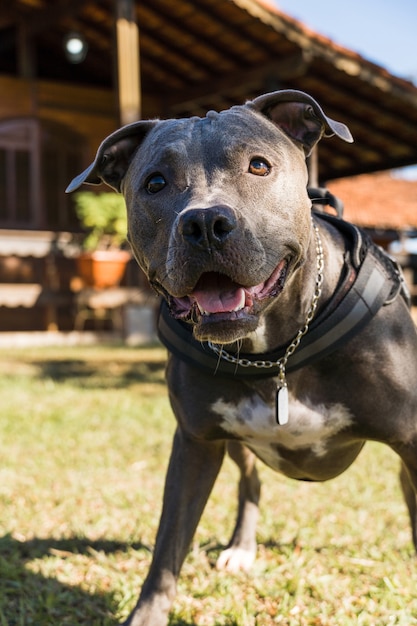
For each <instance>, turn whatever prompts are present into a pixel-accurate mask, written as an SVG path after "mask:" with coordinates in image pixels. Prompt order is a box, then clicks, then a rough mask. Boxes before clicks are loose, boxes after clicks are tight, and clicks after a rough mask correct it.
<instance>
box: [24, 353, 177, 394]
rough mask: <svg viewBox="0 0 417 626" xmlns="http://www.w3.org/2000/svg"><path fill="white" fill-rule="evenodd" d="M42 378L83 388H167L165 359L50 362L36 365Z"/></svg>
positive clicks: (36, 362) (49, 360)
mask: <svg viewBox="0 0 417 626" xmlns="http://www.w3.org/2000/svg"><path fill="white" fill-rule="evenodd" d="M32 365H34V366H35V367H36V368H37V369H38V376H39V378H48V379H50V380H52V381H54V382H57V383H63V382H68V383H71V384H73V385H77V386H80V387H83V388H92V389H93V388H95V389H107V388H109V386H111V387H112V388H116V389H117V388H118V389H121V388H127V387H130V386H132V385H135V384H140V383H154V384H155V383H157V384H161V385H164V384H165V376H164V375H165V359H161V360H158V361H138V362H137V363H132V362H124V361H121V360H119V361H117V360H115V361H104V362H103V363H97V362H90V361H84V360H82V359H79V360H78V359H64V360H62V359H46V360H36V361H32Z"/></svg>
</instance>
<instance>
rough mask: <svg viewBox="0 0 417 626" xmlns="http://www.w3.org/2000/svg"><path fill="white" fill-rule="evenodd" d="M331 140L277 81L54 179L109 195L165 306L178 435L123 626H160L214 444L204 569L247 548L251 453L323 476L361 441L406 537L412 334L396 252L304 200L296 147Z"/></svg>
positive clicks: (329, 131) (141, 130) (149, 131)
mask: <svg viewBox="0 0 417 626" xmlns="http://www.w3.org/2000/svg"><path fill="white" fill-rule="evenodd" d="M332 135H333V136H335V137H337V138H340V139H341V140H343V141H346V142H351V141H352V136H351V134H350V131H349V129H348V128H347V126H346V125H344V124H343V123H341V122H337V121H335V120H333V119H331V118H330V117H328V116H327V115H326V114H325V113H324V111H323V110H322V108H321V107H320V105H319V104H318V102H317V101H316V100H315V99H314V98H312V97H311V96H310V95H308V94H306V93H304V92H301V91H296V90H282V91H277V92H274V93H269V94H266V95H263V96H260V97H258V98H255V99H254V100H252V101H249V102H247V103H246V104H244V105H241V106H233V107H232V108H230V109H228V110H225V111H222V112H219V113H218V112H214V111H210V112H208V113H207V115H206V116H205V117H204V118H199V117H192V118H189V119H178V120H165V121H160V120H150V121H138V122H135V123H133V124H130V125H128V126H125V127H123V128H121V129H120V130H118V131H116V132H114V133H113V134H111V135H110V136H109V137H107V138H106V139H105V140H104V141H103V143H102V144H101V146H100V147H99V150H98V152H97V156H96V159H95V160H94V162H93V163H92V164H91V165H90V166H89V167H88V168H87V169H86V170H85V171H84V172H83V173H82V174H80V175H79V176H77V177H76V178H75V179H74V180H73V181H72V183H71V184H70V185H69V187H68V189H67V191H73V190H75V189H77V188H78V187H79V186H80V185H81V184H83V183H90V184H98V183H101V182H102V181H104V182H105V183H107V184H108V185H109V186H110V187H112V188H113V189H115V190H116V191H119V192H122V193H123V195H124V197H125V199H126V206H127V213H128V225H129V226H128V240H129V242H130V245H131V247H132V250H133V253H134V255H135V257H136V259H137V261H138V263H139V265H140V267H141V268H142V270H143V271H144V272H145V274H146V275H147V277H148V279H149V282H150V284H151V285H152V286H153V288H154V289H155V290H156V291H157V293H158V294H160V295H161V296H162V301H163V305H162V309H161V315H160V320H159V332H160V336H161V340H162V341H163V343H164V344H165V345H166V346H167V347H168V349H169V358H168V364H167V381H168V386H169V395H170V401H171V405H172V408H173V411H174V413H175V416H176V420H177V429H176V432H175V436H174V441H173V447H172V452H171V458H170V462H169V467H168V471H167V477H166V485H165V492H164V500H163V510H162V514H161V520H160V525H159V530H158V533H157V537H156V544H155V551H154V555H153V560H152V564H151V567H150V571H149V574H148V576H147V578H146V580H145V582H144V584H143V588H142V592H141V595H140V598H139V601H138V603H137V606H136V607H135V609H134V610H133V612H132V613H131V615H130V617H129V618H128V619H127V621H126V622H125V624H126V626H127V625H129V626H163V625H165V624H166V623H167V620H168V614H169V611H170V608H171V605H172V601H173V599H174V595H175V591H176V580H177V577H178V575H179V572H180V569H181V566H182V563H183V561H184V559H185V556H186V554H187V550H188V548H189V546H190V543H191V540H192V537H193V534H194V532H195V529H196V527H197V524H198V522H199V519H200V517H201V514H202V512H203V509H204V506H205V504H206V501H207V499H208V497H209V494H210V492H211V489H212V487H213V484H214V482H215V480H216V477H217V475H218V472H219V470H220V467H221V465H222V461H223V458H224V455H225V453H226V451H227V452H228V453H229V455H230V456H231V458H232V459H233V460H234V461H235V462H236V463H237V465H238V467H239V469H240V473H241V474H240V482H239V498H238V514H237V522H236V526H235V529H234V532H233V535H232V538H231V540H230V544H229V545H228V547H227V549H226V550H225V551H224V552H222V554H221V555H220V557H219V559H218V563H217V565H218V567H219V568H224V569H226V570H230V571H231V572H234V571H236V570H239V569H245V570H246V569H248V568H249V567H250V566H251V564H252V562H253V560H254V558H255V553H256V540H255V526H256V520H257V517H258V501H259V491H260V485H259V479H258V475H257V472H256V467H255V460H256V459H257V458H258V459H260V460H261V461H263V462H264V463H266V464H267V465H268V466H269V467H271V468H272V469H274V470H276V471H278V472H281V473H283V474H285V475H286V476H288V477H290V478H293V479H299V480H307V481H324V480H328V479H330V478H332V477H334V476H337V475H338V474H340V473H341V472H343V471H344V470H345V469H346V468H347V467H349V466H350V464H351V463H352V462H353V461H354V460H355V458H356V457H357V455H358V454H359V452H360V451H361V449H362V447H363V445H364V443H365V441H366V440H374V441H380V442H384V443H386V444H387V445H389V446H390V447H391V448H392V449H393V450H395V452H397V453H398V455H399V456H400V459H401V473H400V478H401V485H402V490H403V492H404V496H405V501H406V503H407V507H408V510H409V513H410V520H411V527H412V538H413V542H414V546H415V547H417V521H416V520H417V515H416V489H417V336H416V329H415V326H414V324H413V321H412V318H411V316H410V312H409V302H408V298H407V293H406V289H405V287H404V282H403V280H402V276H401V272H400V270H399V269H398V267H397V266H396V265H395V263H394V262H393V261H392V260H391V259H390V258H389V257H388V256H387V255H386V254H385V253H383V252H382V251H381V250H380V249H379V248H378V247H377V246H375V245H374V244H373V243H372V242H371V241H370V240H369V239H368V238H367V236H366V235H365V234H364V233H363V232H361V231H360V230H359V229H358V228H356V227H354V226H353V225H351V224H349V223H347V222H345V221H344V220H342V219H340V218H338V217H337V216H336V215H333V214H332V211H323V210H322V209H323V207H321V210H317V208H316V201H318V202H326V194H322V193H320V192H319V191H316V192H315V191H314V190H313V191H312V192H310V193H309V192H308V189H307V181H308V173H307V167H306V157H307V156H308V155H309V154H310V153H311V151H312V150H313V148H314V146H315V145H316V144H317V142H318V141H319V140H320V139H322V138H324V137H329V136H332ZM322 196H325V198H324V200H323V197H322ZM327 198H328V199H330V200H329V202H330V203H331V204H332V201H331V196H327ZM333 204H334V203H333Z"/></svg>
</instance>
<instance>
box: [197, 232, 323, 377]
mask: <svg viewBox="0 0 417 626" xmlns="http://www.w3.org/2000/svg"><path fill="white" fill-rule="evenodd" d="M313 229H314V235H315V239H316V255H317V277H316V287H315V290H314V295H313V299H312V300H311V304H310V308H309V310H308V312H307V315H306V321H305V324H304V326H303V327H302V328H300V330H299V331H298V333H297V334H296V336H295V337H294V339H293V340H292V341H291V343H290V345H289V346H288V348H287V349H286V351H285V354H284V356H283V357H281V358H280V359H278V360H277V361H251V360H250V359H241V358H239V357H235V356H233V354H230V352H227V351H226V350H225V349H224V348H223V347H221V346H219V345H216V344H214V343H212V342H211V341H209V342H208V346H209V348H211V350H213V352H215V353H216V354H217V355H218V356H219V357H220V358H221V359H223V360H224V361H228V362H229V363H234V364H235V365H238V366H240V367H257V368H271V367H279V379H280V381H281V383H282V384H285V367H286V365H287V361H288V359H289V357H290V356H291V355H292V354H294V352H295V351H296V349H297V348H298V346H299V345H300V341H301V339H302V338H303V337H304V335H306V334H307V331H308V329H309V326H310V323H311V321H312V319H313V317H314V314H315V312H316V309H317V304H318V301H319V299H320V296H321V291H322V284H323V269H324V254H323V246H322V242H321V238H320V232H319V229H318V227H317V226H316V224H314V222H313Z"/></svg>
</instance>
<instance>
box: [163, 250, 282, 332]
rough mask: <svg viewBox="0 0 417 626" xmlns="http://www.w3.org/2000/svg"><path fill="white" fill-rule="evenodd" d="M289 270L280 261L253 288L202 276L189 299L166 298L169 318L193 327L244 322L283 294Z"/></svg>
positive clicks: (216, 276)
mask: <svg viewBox="0 0 417 626" xmlns="http://www.w3.org/2000/svg"><path fill="white" fill-rule="evenodd" d="M288 266H289V260H288V259H283V260H282V261H281V262H280V263H279V264H278V266H277V267H276V268H275V270H274V271H273V272H272V274H271V276H270V277H269V278H268V279H267V280H266V281H264V282H262V283H259V285H255V286H254V287H244V286H242V285H239V284H238V283H236V282H234V281H233V280H232V279H231V278H229V277H228V276H226V275H225V274H221V273H218V272H205V273H203V274H202V275H201V276H200V278H199V280H198V282H197V284H196V286H195V288H194V289H193V291H192V292H191V293H190V294H189V295H188V296H185V297H182V298H175V297H173V296H170V297H169V298H168V304H169V307H170V310H171V314H172V315H173V316H174V317H175V318H176V319H181V320H183V321H186V322H193V323H199V322H201V321H210V322H215V321H218V322H220V321H231V320H237V319H244V318H245V317H246V316H250V315H252V314H254V313H255V312H256V311H255V309H256V308H257V304H258V303H260V302H261V301H263V300H265V299H266V298H273V297H275V296H277V295H278V294H279V293H280V292H281V291H282V289H283V288H284V284H285V279H286V277H287V273H288Z"/></svg>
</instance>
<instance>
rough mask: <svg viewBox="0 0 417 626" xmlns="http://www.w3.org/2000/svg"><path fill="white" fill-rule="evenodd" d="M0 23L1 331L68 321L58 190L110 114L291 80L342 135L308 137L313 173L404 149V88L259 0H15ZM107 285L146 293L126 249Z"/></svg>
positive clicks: (203, 105) (194, 102) (415, 146)
mask: <svg viewBox="0 0 417 626" xmlns="http://www.w3.org/2000/svg"><path fill="white" fill-rule="evenodd" d="M0 34H1V36H0V50H1V54H0V90H1V93H2V98H1V101H0V329H2V330H23V329H26V330H29V329H31V330H42V329H48V328H49V329H59V330H71V329H72V328H73V327H74V319H75V315H76V314H77V298H78V297H79V295H80V291H77V290H76V289H75V288H74V284H75V283H76V282H77V281H76V279H77V270H76V267H75V255H76V251H75V249H74V246H73V234H74V233H76V232H77V231H79V224H78V223H77V220H76V218H75V214H74V209H73V204H72V203H73V199H72V197H71V196H66V195H65V194H64V193H63V190H64V189H65V187H66V184H67V182H68V181H69V180H70V179H71V178H72V177H73V175H75V174H76V173H78V172H79V171H80V170H81V169H83V168H84V167H85V166H86V165H87V164H88V163H89V162H90V161H91V159H92V158H93V156H94V154H95V151H96V148H97V146H98V144H99V143H100V141H101V139H102V138H103V137H104V136H106V135H107V134H109V133H110V132H112V131H113V130H114V129H115V128H117V127H118V126H119V125H120V124H123V123H126V122H129V121H132V120H134V119H138V118H139V117H143V118H146V117H156V116H158V117H162V118H165V117H181V116H188V115H199V114H203V113H205V112H206V111H207V110H209V109H216V110H221V109H223V108H226V107H229V106H230V105H232V104H235V103H242V102H244V101H245V100H246V99H248V98H252V97H254V96H256V95H259V94H261V93H263V92H266V91H271V90H275V89H281V88H293V89H301V90H304V91H307V92H309V93H310V94H311V95H313V96H314V97H316V98H317V100H318V101H319V102H320V103H321V104H322V106H323V108H324V109H325V110H326V112H327V113H328V114H329V115H330V116H331V117H334V118H335V119H338V120H341V121H344V122H345V123H347V124H348V125H349V127H350V129H351V131H352V134H353V136H354V138H355V143H354V144H344V143H343V142H332V141H331V140H329V141H326V142H322V144H320V148H319V150H318V153H315V155H314V158H313V159H312V160H311V163H310V172H311V178H312V181H313V182H314V183H317V182H322V183H323V182H327V181H332V180H334V179H343V178H345V177H348V176H356V175H359V174H362V173H366V172H375V171H381V170H388V169H393V168H399V167H402V166H405V165H410V164H414V163H416V162H417V88H416V87H415V86H414V85H413V84H412V83H411V82H409V81H407V80H404V79H401V78H398V77H396V76H393V75H391V74H390V73H388V72H387V71H386V70H385V69H384V68H382V67H379V66H377V65H375V64H373V63H371V62H369V61H367V60H366V59H365V58H363V57H362V56H360V55H358V54H356V53H355V52H352V51H351V50H348V49H346V48H343V47H341V46H339V45H336V44H335V43H334V42H332V41H331V40H329V39H328V38H326V37H323V36H321V35H320V34H318V33H315V32H313V31H311V30H310V29H308V28H307V27H306V26H305V25H304V24H302V23H301V22H299V21H297V20H294V19H292V18H290V17H289V16H288V15H286V14H284V13H282V12H281V11H279V10H278V9H277V8H276V7H274V6H272V5H270V4H268V3H267V2H264V1H263V0H176V1H175V2H172V1H171V0H152V2H151V1H150V0H140V1H139V0H136V1H135V0H113V1H111V0H106V2H102V1H99V0H82V1H81V0H74V1H73V2H71V3H68V2H67V1H66V0H44V1H43V2H33V0H16V1H15V2H13V3H3V4H2V5H1V6H0ZM74 41H75V42H78V44H79V46H80V48H79V50H78V52H77V50H75V53H74V49H73V50H72V57H71V51H69V50H68V45H69V44H70V42H72V43H73V42H74ZM74 280H75V282H74ZM121 287H122V289H129V288H132V289H136V290H138V289H139V290H141V293H144V294H147V288H146V284H145V283H144V282H143V277H142V276H141V275H140V272H139V271H138V270H137V269H136V267H135V266H134V264H133V262H132V265H131V267H129V268H128V272H127V275H126V277H125V279H124V282H123V283H122V286H121ZM78 288H79V283H78ZM81 291H82V289H81ZM126 293H127V292H126ZM146 297H147V298H148V297H150V296H149V295H146ZM111 323H112V320H111V319H110V321H109V324H111Z"/></svg>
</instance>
